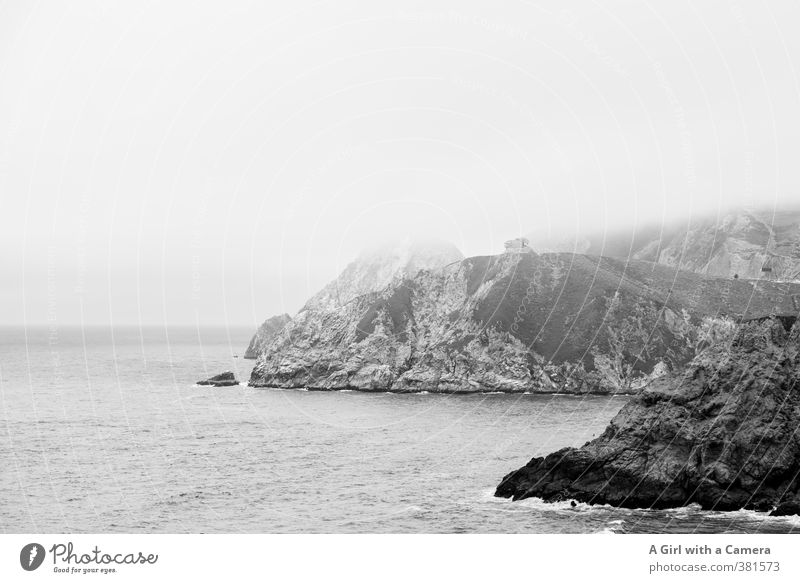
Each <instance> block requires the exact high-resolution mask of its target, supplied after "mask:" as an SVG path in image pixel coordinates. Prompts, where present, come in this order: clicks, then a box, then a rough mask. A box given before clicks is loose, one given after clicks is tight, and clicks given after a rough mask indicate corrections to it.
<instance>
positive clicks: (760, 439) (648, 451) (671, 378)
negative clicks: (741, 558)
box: [496, 316, 800, 514]
mask: <svg viewBox="0 0 800 583" xmlns="http://www.w3.org/2000/svg"><path fill="white" fill-rule="evenodd" d="M799 355H800V325H797V324H796V318H795V317H794V316H787V317H769V318H762V319H756V320H750V321H746V322H744V323H742V324H741V325H739V326H736V327H733V328H729V329H728V330H727V331H725V332H723V333H721V334H719V335H718V336H717V337H716V338H714V339H711V340H709V341H708V342H706V343H705V345H704V346H703V347H702V348H701V349H700V350H699V352H698V354H697V356H696V357H695V358H694V359H693V360H692V362H691V363H690V365H689V366H688V367H687V368H686V369H685V370H684V371H682V372H678V373H676V374H673V375H666V376H664V377H663V378H661V379H658V380H656V381H655V382H653V383H652V385H650V386H649V387H647V388H646V389H644V390H643V391H642V393H641V394H640V395H638V396H637V397H634V398H633V399H632V400H631V401H630V402H629V403H628V404H627V405H625V406H624V407H623V408H622V410H621V411H620V412H619V414H617V416H616V417H614V419H613V420H612V421H611V423H610V424H609V426H608V428H607V429H606V430H605V432H604V433H603V434H602V435H601V436H600V437H598V438H597V439H595V440H593V441H591V442H589V443H587V444H586V445H584V446H583V447H581V448H577V449H576V448H566V449H562V450H560V451H557V452H555V453H552V454H550V455H547V456H546V457H540V458H534V459H532V460H531V461H530V462H529V463H528V464H527V465H526V466H525V467H523V468H521V469H519V470H517V471H515V472H512V473H511V474H509V475H508V476H506V477H505V478H504V479H503V481H502V482H501V484H500V485H499V486H498V488H497V492H496V495H497V496H502V497H513V498H514V499H515V500H516V499H521V498H527V497H539V498H542V499H544V500H545V501H556V500H565V499H575V500H578V501H582V502H587V503H591V504H611V505H614V506H622V507H631V508H667V507H676V506H683V505H687V504H690V503H697V504H699V505H700V506H702V507H703V508H705V509H715V510H733V509H740V508H746V509H756V510H770V509H773V508H774V509H775V510H774V512H775V513H776V514H796V513H798V512H797V511H798V509H800V495H799V494H798V489H799V488H800V480H798V474H800V432H798V427H800V383H799V381H800V356H799Z"/></svg>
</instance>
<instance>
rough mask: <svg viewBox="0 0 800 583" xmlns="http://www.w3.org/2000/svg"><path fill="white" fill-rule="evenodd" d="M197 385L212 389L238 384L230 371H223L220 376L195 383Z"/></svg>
mask: <svg viewBox="0 0 800 583" xmlns="http://www.w3.org/2000/svg"><path fill="white" fill-rule="evenodd" d="M197 384H198V385H205V386H209V385H210V386H212V387H233V386H236V385H238V384H239V381H237V380H236V377H235V376H234V375H233V373H232V372H231V371H229V370H228V371H225V372H223V373H221V374H218V375H216V376H213V377H211V378H210V379H206V380H204V381H197Z"/></svg>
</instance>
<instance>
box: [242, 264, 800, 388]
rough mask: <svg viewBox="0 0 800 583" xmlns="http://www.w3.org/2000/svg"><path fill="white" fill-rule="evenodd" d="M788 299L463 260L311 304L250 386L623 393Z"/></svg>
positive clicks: (588, 270) (684, 278)
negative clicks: (738, 321)
mask: <svg viewBox="0 0 800 583" xmlns="http://www.w3.org/2000/svg"><path fill="white" fill-rule="evenodd" d="M794 294H800V288H798V286H792V285H788V284H784V285H779V284H771V283H766V282H745V281H742V280H733V279H716V278H705V277H702V276H700V275H698V274H694V273H686V272H681V271H677V270H675V269H673V268H669V267H666V266H660V265H653V264H651V263H647V262H643V261H633V262H623V261H619V260H615V259H610V258H599V257H590V256H583V255H574V254H568V253H564V254H547V255H537V254H535V253H507V254H504V255H499V256H491V257H472V258H468V259H465V260H463V261H459V262H456V263H452V264H449V265H447V266H444V267H440V268H438V269H432V270H423V271H421V272H419V273H418V274H417V275H415V276H414V277H406V278H395V279H393V280H392V282H391V283H390V284H389V285H388V286H387V287H385V288H384V289H382V290H380V291H372V292H369V293H366V294H362V295H357V296H355V297H353V298H352V299H350V300H348V301H345V302H339V301H332V300H331V298H332V297H334V295H333V294H332V292H331V291H330V290H328V291H326V292H325V294H323V301H319V300H314V301H310V302H309V303H308V304H307V305H306V307H305V308H304V309H303V310H301V311H300V313H298V314H297V316H296V317H295V318H294V320H292V322H290V323H289V324H288V325H287V326H285V327H284V329H283V330H282V332H281V333H280V334H279V335H278V336H277V337H275V338H274V339H273V340H272V341H271V342H270V343H268V345H267V346H266V347H265V349H264V352H263V353H262V354H261V356H260V357H259V359H258V362H257V363H256V366H255V368H254V369H253V373H252V376H251V379H250V384H251V385H252V386H269V387H284V388H300V387H307V388H311V389H346V388H349V389H359V390H382V391H385V390H392V391H440V392H467V391H508V392H525V391H530V392H533V391H540V392H570V393H581V392H605V393H630V392H635V391H637V390H639V389H641V388H642V387H643V386H646V385H647V384H648V383H650V382H652V381H653V379H656V378H658V377H660V376H662V375H664V374H666V373H668V372H669V371H672V370H677V369H678V368H679V367H681V366H682V365H684V364H685V363H686V362H688V361H689V360H691V359H692V358H693V357H695V355H696V352H697V350H698V347H699V346H701V345H702V344H703V343H704V342H707V341H708V338H709V337H713V336H715V335H718V334H719V333H720V330H724V329H725V328H726V326H729V325H730V321H729V320H727V319H726V318H725V316H731V317H740V316H743V315H750V316H753V315H763V314H768V313H770V311H773V310H774V309H779V310H781V311H784V310H787V309H789V306H792V305H793V298H792V296H793V295H794Z"/></svg>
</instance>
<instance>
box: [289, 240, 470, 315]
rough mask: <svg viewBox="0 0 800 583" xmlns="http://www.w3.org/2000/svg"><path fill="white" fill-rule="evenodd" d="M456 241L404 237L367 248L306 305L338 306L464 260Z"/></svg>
mask: <svg viewBox="0 0 800 583" xmlns="http://www.w3.org/2000/svg"><path fill="white" fill-rule="evenodd" d="M462 259H464V256H463V255H462V254H461V251H459V250H458V249H457V248H456V247H455V246H454V245H452V244H451V243H447V242H445V241H439V240H436V239H430V240H420V239H403V240H400V241H391V242H388V243H383V244H380V245H377V246H375V247H373V248H370V249H367V250H366V251H364V252H363V253H361V255H359V256H358V258H357V259H356V260H355V261H353V262H352V263H350V264H349V265H348V266H347V267H345V269H344V270H343V271H342V273H341V274H340V275H339V277H337V278H336V279H335V280H333V281H332V282H330V283H329V284H328V285H326V286H325V287H324V288H322V290H320V291H319V292H318V293H317V294H315V295H314V296H313V297H312V298H311V299H310V300H308V302H307V303H306V305H305V307H304V309H318V310H319V309H337V308H339V307H341V306H343V305H345V304H346V303H347V302H350V301H351V300H353V299H354V298H357V297H358V296H361V295H364V294H368V293H371V292H375V291H379V290H381V289H383V288H385V287H386V286H387V285H389V284H391V283H392V282H393V281H395V280H398V279H402V278H406V277H413V276H414V275H416V274H417V273H419V272H420V271H422V270H429V269H438V268H440V267H444V266H445V265H449V264H451V263H455V262H457V261H461V260H462Z"/></svg>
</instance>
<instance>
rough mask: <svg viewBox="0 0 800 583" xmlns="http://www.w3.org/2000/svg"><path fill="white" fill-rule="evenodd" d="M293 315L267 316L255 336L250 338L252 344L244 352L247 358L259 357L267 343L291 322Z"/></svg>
mask: <svg viewBox="0 0 800 583" xmlns="http://www.w3.org/2000/svg"><path fill="white" fill-rule="evenodd" d="M291 320H292V317H291V316H290V315H289V314H281V315H280V316H272V317H271V318H267V320H265V321H264V323H263V324H261V326H259V327H258V330H256V333H255V334H254V335H253V338H252V339H251V340H250V345H249V346H248V347H247V350H245V352H244V357H245V358H258V355H259V354H260V353H261V352H262V351H263V350H264V347H265V346H266V345H267V343H268V342H269V341H270V340H272V338H274V337H275V335H276V334H277V333H278V332H280V331H281V330H283V327H284V326H286V324H288V323H289V322H291Z"/></svg>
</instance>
